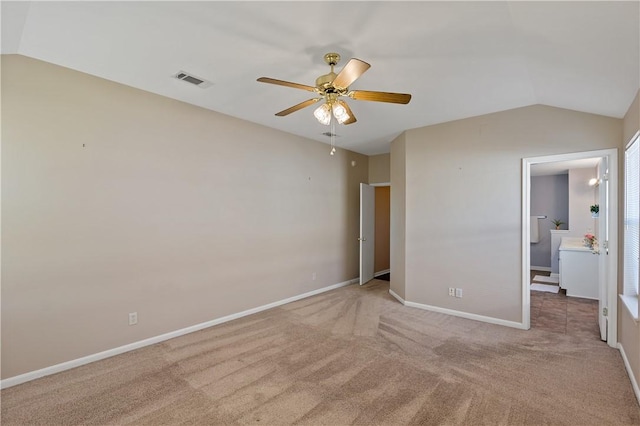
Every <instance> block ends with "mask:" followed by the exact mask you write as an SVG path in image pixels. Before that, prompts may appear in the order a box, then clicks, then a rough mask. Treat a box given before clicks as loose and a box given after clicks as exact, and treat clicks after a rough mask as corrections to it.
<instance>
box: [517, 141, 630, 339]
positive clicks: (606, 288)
mask: <svg viewBox="0 0 640 426" xmlns="http://www.w3.org/2000/svg"><path fill="white" fill-rule="evenodd" d="M617 155H618V154H617V149H607V150H600V151H587V152H580V153H573V154H561V155H550V156H544V157H532V158H524V159H523V168H522V173H523V179H522V184H523V192H522V193H523V196H522V225H523V226H522V306H523V312H522V323H523V327H524V328H525V329H529V328H530V326H531V294H530V283H531V275H530V270H531V230H532V227H531V225H532V224H531V221H532V220H534V218H532V217H531V215H532V214H533V213H536V214H538V213H537V212H532V211H531V176H532V166H533V167H534V168H539V167H554V165H557V164H559V163H563V162H569V163H570V162H581V161H588V160H593V159H596V160H599V161H598V164H599V166H598V169H597V174H598V178H597V179H598V180H599V181H600V182H602V183H601V184H600V185H601V187H600V189H599V191H598V192H597V197H598V198H596V200H597V203H598V204H599V205H600V207H601V210H600V216H599V218H598V219H596V221H595V227H596V228H597V229H598V231H599V235H600V245H599V248H598V253H599V256H598V265H599V274H598V275H599V276H598V282H597V285H598V301H599V302H598V303H599V307H598V316H599V324H600V327H601V336H602V338H603V340H606V341H607V343H608V344H609V346H612V347H616V345H617V251H618V250H617V249H618V243H617V235H618V234H617V232H618V231H617V229H618V227H617V226H618V224H617V218H618V200H617V195H618V190H617V183H618V167H617ZM569 226H571V224H569ZM576 232H583V230H582V229H579V230H576Z"/></svg>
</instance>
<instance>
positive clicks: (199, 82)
mask: <svg viewBox="0 0 640 426" xmlns="http://www.w3.org/2000/svg"><path fill="white" fill-rule="evenodd" d="M174 77H175V78H177V79H178V80H182V81H186V82H187V83H191V84H193V85H194V86H198V87H200V88H202V89H204V88H206V87H209V86H211V85H213V83H212V82H210V81H207V80H205V79H204V78H200V77H196V76H195V75H193V74H189V73H188V72H185V71H179V72H177V73H176V74H174Z"/></svg>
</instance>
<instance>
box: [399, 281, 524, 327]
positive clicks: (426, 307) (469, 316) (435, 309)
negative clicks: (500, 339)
mask: <svg viewBox="0 0 640 426" xmlns="http://www.w3.org/2000/svg"><path fill="white" fill-rule="evenodd" d="M389 294H391V295H392V296H393V297H395V298H396V299H398V301H399V302H400V303H402V304H403V305H405V306H408V307H410V308H418V309H423V310H425V311H433V312H439V313H441V314H447V315H452V316H455V317H461V318H466V319H471V320H475V321H481V322H488V323H490V324H497V325H504V326H506V327H512V328H519V329H521V330H526V328H525V326H524V324H522V323H520V322H515V321H507V320H503V319H500V318H493V317H486V316H484V315H477V314H471V313H468V312H461V311H456V310H453V309H446V308H440V307H438V306H430V305H423V304H422V303H416V302H409V301H406V300H404V299H403V298H402V297H400V296H398V294H397V293H396V292H394V291H393V290H391V289H389Z"/></svg>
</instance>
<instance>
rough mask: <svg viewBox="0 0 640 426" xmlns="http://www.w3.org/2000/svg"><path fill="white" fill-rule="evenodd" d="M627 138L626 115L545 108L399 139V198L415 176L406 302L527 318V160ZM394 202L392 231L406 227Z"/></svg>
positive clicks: (408, 207) (409, 192) (409, 203)
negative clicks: (459, 292) (455, 292)
mask: <svg viewBox="0 0 640 426" xmlns="http://www.w3.org/2000/svg"><path fill="white" fill-rule="evenodd" d="M621 139H622V120H619V119H615V118H608V117H602V116H597V115H592V114H585V113H580V112H575V111H569V110H564V109H559V108H552V107H547V106H541V105H537V106H530V107H525V108H518V109H514V110H510V111H504V112H499V113H495V114H489V115H484V116H479V117H474V118H469V119H464V120H459V121H454V122H450V123H444V124H440V125H434V126H429V127H423V128H419V129H414V130H408V131H407V132H405V142H404V146H401V144H398V143H396V146H397V148H398V149H396V150H394V146H393V145H392V151H391V153H392V155H391V157H392V163H391V164H392V166H391V172H392V173H391V177H392V188H393V193H392V200H393V201H392V203H394V202H402V199H400V198H401V197H400V194H402V191H398V192H399V194H397V196H396V189H397V188H398V187H397V186H396V182H400V183H402V182H404V183H406V187H405V188H404V191H405V193H404V195H405V197H406V198H405V200H404V201H405V203H406V204H405V213H406V214H405V220H406V223H405V224H404V228H405V229H404V231H405V233H404V235H405V237H406V244H405V250H406V251H405V253H406V259H405V265H406V270H405V274H406V275H405V277H404V287H405V297H406V300H408V301H411V302H416V303H421V304H426V305H431V306H435V307H440V308H445V309H452V310H456V311H460V312H466V313H470V314H477V315H482V316H486V317H491V318H495V319H499V320H505V321H513V322H518V323H520V322H522V294H521V293H522V282H521V281H522V272H521V249H522V241H521V227H522V223H521V215H522V214H521V208H522V207H521V206H522V170H521V163H522V158H524V157H533V156H541V155H552V154H561V153H570V152H580V151H589V150H596V149H605V148H619V147H620V141H621ZM402 148H404V152H403V150H402ZM398 157H402V158H404V166H405V167H406V169H405V171H406V173H405V174H404V180H403V179H402V172H401V171H400V170H396V171H394V165H399V166H400V165H401V164H402V160H401V159H400V158H398ZM394 209H399V207H396V206H392V231H393V230H394V229H396V228H402V224H401V223H399V222H400V216H398V215H394V214H393V211H394ZM392 238H394V237H393V234H392ZM392 244H394V243H392ZM394 249H395V247H394V246H393V245H392V275H394V276H396V275H397V272H398V271H396V269H395V268H398V267H400V263H397V262H394V259H393V250H394ZM448 287H459V288H462V289H463V297H462V298H454V297H449V296H448Z"/></svg>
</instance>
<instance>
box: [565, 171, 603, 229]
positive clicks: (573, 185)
mask: <svg viewBox="0 0 640 426" xmlns="http://www.w3.org/2000/svg"><path fill="white" fill-rule="evenodd" d="M596 174H597V171H596V168H595V167H593V168H586V169H571V170H569V231H570V232H569V235H567V236H568V237H583V236H584V234H586V233H587V232H591V233H593V232H595V230H596V228H595V226H596V220H595V219H594V218H592V217H591V212H590V211H589V207H591V205H592V204H595V203H596V202H597V198H596V192H595V188H594V187H593V186H589V179H591V178H594V177H596Z"/></svg>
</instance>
